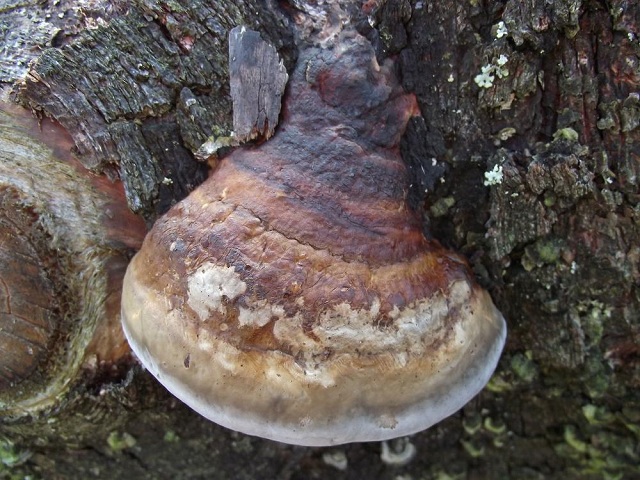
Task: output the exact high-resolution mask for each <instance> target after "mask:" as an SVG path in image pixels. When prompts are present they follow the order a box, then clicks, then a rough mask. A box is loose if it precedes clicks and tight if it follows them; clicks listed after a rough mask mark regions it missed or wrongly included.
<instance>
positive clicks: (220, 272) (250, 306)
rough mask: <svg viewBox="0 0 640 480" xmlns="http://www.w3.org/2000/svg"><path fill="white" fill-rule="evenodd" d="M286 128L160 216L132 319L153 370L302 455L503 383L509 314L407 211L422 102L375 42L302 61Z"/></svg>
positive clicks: (133, 267)
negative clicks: (404, 139)
mask: <svg viewBox="0 0 640 480" xmlns="http://www.w3.org/2000/svg"><path fill="white" fill-rule="evenodd" d="M288 88H289V90H288V92H287V96H286V97H285V102H284V106H283V113H282V120H281V123H280V126H279V128H278V130H277V131H276V134H275V135H274V136H273V137H272V138H271V139H270V140H269V141H266V142H263V143H261V144H258V145H253V146H248V147H243V148H239V149H236V150H235V151H234V152H232V153H231V154H230V155H228V156H227V157H226V158H223V159H222V160H221V162H220V164H219V166H218V168H217V169H216V170H215V171H214V173H213V174H212V175H211V177H210V178H209V179H208V180H207V181H206V182H205V183H204V184H202V185H201V186H200V187H199V188H197V189H196V190H195V191H194V192H192V194H191V195H190V196H188V197H187V198H186V199H184V200H183V201H181V202H180V203H178V204H176V205H175V206H174V207H173V208H172V209H171V210H170V211H169V212H168V213H167V214H166V215H164V216H163V217H162V218H160V219H159V220H158V221H157V222H156V224H155V225H154V227H153V229H152V230H151V231H150V233H149V234H148V235H147V237H146V239H145V242H144V245H143V246H142V249H141V250H140V251H139V252H138V254H137V255H136V256H135V257H134V259H133V260H132V262H131V263H130V265H129V268H128V270H127V274H126V277H125V281H124V290H123V299H122V319H123V324H124V330H125V333H126V336H127V337H128V340H129V342H130V344H131V347H132V348H133V350H134V352H135V353H136V354H137V356H138V357H139V359H140V360H141V362H142V363H143V364H144V366H145V367H146V368H147V369H148V370H149V371H150V372H151V373H152V374H153V375H154V376H155V377H156V378H157V379H158V380H159V381H160V382H161V383H162V384H164V385H165V386H166V387H167V388H168V389H169V390H170V391H171V392H172V393H173V394H174V395H176V396H177V397H178V398H180V399H181V400H183V401H184V402H185V403H187V404H188V405H189V406H190V407H192V408H193V409H194V410H196V411H197V412H199V413H200V414H202V415H204V416H205V417H207V418H209V419H211V420H213V421H214V422H216V423H219V424H221V425H223V426H225V427H228V428H231V429H234V430H238V431H241V432H244V433H248V434H252V435H257V436H261V437H266V438H270V439H273V440H278V441H281V442H286V443H292V444H299V445H316V446H320V445H335V444H341V443H348V442H357V441H379V440H385V439H390V438H394V437H399V436H403V435H408V434H412V433H415V432H417V431H420V430H423V429H425V428H427V427H429V426H431V425H432V424H434V423H436V422H438V421H440V420H441V419H443V418H445V417H447V416H449V415H451V414H452V413H454V412H455V411H457V410H458V409H459V408H460V407H462V406H463V405H464V404H465V403H466V402H468V401H469V400H470V399H471V398H472V397H473V396H475V395H476V394H477V393H478V392H479V391H480V390H481V389H482V388H483V386H484V385H485V384H486V382H487V381H488V380H489V377H490V376H491V374H492V373H493V370H494V368H495V366H496V364H497V361H498V358H499V356H500V353H501V351H502V347H503V344H504V341H505V336H506V327H505V322H504V319H503V318H502V315H501V314H500V312H499V311H498V310H497V309H496V307H495V306H494V304H493V303H492V301H491V298H490V297H489V295H488V294H487V293H486V292H485V291H484V290H482V289H481V288H480V287H479V286H478V285H477V284H476V283H475V281H474V279H473V275H472V273H471V271H470V269H469V267H468V265H467V263H466V262H465V260H464V259H463V258H461V257H460V256H458V255H456V254H454V253H452V252H449V251H447V250H446V249H444V248H443V247H441V246H440V245H439V244H438V243H437V242H436V241H432V240H428V239H426V238H425V236H424V234H423V232H422V228H421V224H420V222H419V219H418V216H417V215H416V213H415V212H413V211H412V210H411V209H410V208H409V207H408V206H407V205H406V201H405V199H406V193H407V184H408V178H407V172H406V168H405V166H404V164H403V162H402V159H401V157H400V154H399V148H398V143H399V141H400V138H401V136H402V134H403V132H404V129H405V127H406V124H407V122H408V120H409V119H410V117H411V116H413V115H416V114H418V107H417V102H416V100H415V97H414V96H413V95H410V94H406V93H404V92H403V91H402V89H401V87H400V85H399V83H398V82H397V80H396V79H395V76H394V72H393V66H392V65H391V64H390V63H385V64H382V65H380V64H378V62H377V61H376V58H375V55H374V52H373V49H372V47H371V45H370V44H369V43H368V42H367V41H366V40H365V39H364V38H363V37H361V36H359V35H357V34H355V33H353V34H351V35H345V36H344V38H342V39H341V40H340V42H339V43H338V44H336V46H335V47H334V48H332V49H328V48H319V47H313V48H311V47H309V48H307V49H306V50H304V51H303V52H301V54H300V57H299V60H298V65H297V68H296V69H295V71H294V72H293V75H292V78H291V80H290V84H289V87H288Z"/></svg>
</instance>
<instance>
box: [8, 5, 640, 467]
mask: <svg viewBox="0 0 640 480" xmlns="http://www.w3.org/2000/svg"><path fill="white" fill-rule="evenodd" d="M302 3H303V2H294V1H291V2H279V3H278V4H276V3H275V2H274V3H271V2H259V1H256V2H250V1H249V0H245V1H242V2H226V1H222V2H210V3H205V2H169V1H167V2H152V1H143V0H140V1H138V2H135V5H134V6H133V7H132V8H131V11H130V12H129V14H128V15H127V16H122V17H119V18H116V19H114V20H112V21H111V22H110V23H108V24H106V25H105V26H101V27H99V28H96V29H90V30H85V31H84V32H82V33H81V34H80V35H79V36H78V37H77V38H75V39H74V41H73V42H71V43H69V44H68V45H66V46H65V47H63V48H61V49H51V50H46V51H44V52H43V53H42V55H40V57H39V58H38V60H37V62H36V63H35V64H34V65H33V67H32V69H31V70H30V73H29V76H28V77H27V79H26V81H25V82H24V84H23V85H22V87H21V92H20V95H19V98H20V100H21V101H22V102H23V103H25V104H28V105H30V106H32V107H33V108H38V109H40V110H42V111H43V112H44V113H45V114H47V115H50V116H53V117H55V118H57V119H58V120H59V121H60V122H61V123H62V124H63V125H64V126H65V127H66V128H67V129H68V130H69V132H70V133H71V134H72V136H73V137H74V140H75V143H76V147H77V150H78V154H79V157H80V159H81V161H82V162H83V163H84V164H85V165H86V166H87V167H89V168H92V169H96V170H102V171H105V172H106V173H108V174H110V175H112V176H117V175H120V176H121V177H122V178H123V181H124V183H125V186H126V188H127V195H128V200H129V205H130V206H131V207H132V208H133V209H134V210H136V211H137V212H140V213H141V214H143V215H144V216H145V219H146V220H147V221H148V222H150V221H152V220H153V219H154V218H155V217H156V216H157V214H159V213H161V212H162V211H164V210H165V209H166V208H167V207H168V206H169V205H170V204H171V203H172V202H174V201H176V200H178V199H179V198H181V197H182V196H184V195H185V194H186V193H187V192H188V191H189V190H190V189H192V188H193V187H194V186H195V185H196V184H197V183H198V182H199V181H200V180H202V179H204V176H205V167H204V166H203V165H201V164H198V163H197V162H196V161H195V160H194V159H193V156H192V153H191V152H193V151H195V150H196V149H197V148H198V147H199V146H200V144H201V143H202V142H204V141H205V140H206V139H207V138H208V137H211V136H226V135H228V133H229V131H230V125H231V110H230V98H229V91H228V79H227V73H226V72H227V70H226V69H227V57H226V55H227V43H226V42H227V40H226V38H227V33H228V31H229V30H230V29H231V28H232V27H234V26H236V25H240V24H246V25H248V26H249V27H251V28H254V29H255V30H258V31H260V32H261V33H262V34H263V35H264V38H265V39H267V40H268V41H269V42H270V43H271V44H273V45H274V46H275V47H276V49H277V50H278V51H279V53H280V54H281V55H282V56H283V57H284V58H285V65H287V66H288V67H291V65H292V64H293V62H294V60H295V47H294V44H293V42H292V37H291V33H290V32H291V30H292V29H293V28H295V26H294V25H293V23H292V22H291V18H292V17H291V16H292V14H293V13H295V10H296V8H297V7H296V5H299V4H302ZM343 3H345V2H343ZM353 11H354V12H355V18H354V21H355V22H357V24H358V26H359V30H360V31H361V33H363V34H364V35H366V36H367V37H368V38H369V39H370V40H371V42H372V43H373V44H374V46H375V47H376V48H377V51H378V54H379V56H380V57H386V56H395V57H397V58H398V60H399V64H400V73H401V75H402V79H403V83H404V86H405V88H406V89H407V90H409V91H412V92H415V93H416V95H417V97H418V101H419V104H420V108H421V111H422V114H423V116H422V118H416V119H413V120H412V122H411V125H410V128H409V131H408V132H407V134H406V135H405V139H404V144H403V153H404V158H405V161H407V162H408V164H409V165H410V167H411V169H412V171H413V173H414V179H413V190H412V191H411V199H412V202H413V204H414V205H416V207H418V208H419V209H421V211H423V212H424V218H425V220H424V222H425V229H428V230H429V231H430V234H432V235H433V236H434V237H436V238H438V239H439V240H440V241H442V242H443V243H445V244H446V245H448V246H452V247H456V248H457V249H459V250H460V251H462V252H463V253H465V254H467V256H468V257H469V258H470V261H471V262H472V264H473V266H474V269H475V271H476V274H477V276H478V278H479V279H480V281H481V282H482V283H484V285H485V286H486V287H488V288H489V289H490V291H491V292H492V294H493V296H494V299H495V300H496V303H497V304H498V306H499V307H500V309H501V310H502V312H503V313H504V315H505V317H506V318H507V320H508V324H509V328H510V331H509V339H508V343H507V348H506V351H505V353H504V355H503V358H502V360H501V363H500V366H499V368H498V371H497V372H496V374H495V376H494V378H493V380H492V381H491V382H490V384H489V386H488V388H487V389H485V391H484V392H483V393H481V394H480V395H479V396H478V397H477V398H476V399H475V400H474V401H472V402H471V403H470V404H469V405H467V407H465V408H464V409H463V411H462V412H460V413H458V414H456V415H454V416H453V417H451V418H449V419H447V420H445V421H444V422H442V423H440V424H438V425H437V426H435V427H433V428H431V429H430V430H428V431H426V432H423V433H421V434H418V435H416V436H414V437H413V438H412V439H411V442H412V443H413V444H414V445H415V447H416V449H417V454H416V456H415V457H414V458H413V460H411V461H410V462H409V463H407V464H406V465H398V464H396V465H393V464H389V462H388V461H387V462H383V461H382V460H381V459H380V457H379V452H380V446H379V445H376V444H357V445H350V446H346V447H341V448H340V449H339V452H341V453H343V454H346V458H347V459H348V464H347V467H346V469H344V470H339V469H337V468H336V467H334V466H332V464H335V463H336V462H335V458H336V457H339V455H336V451H335V450H323V449H310V448H302V447H291V446H284V445H280V444H276V443H273V442H269V441H266V440H260V439H256V438H250V437H246V436H243V435H239V434H235V433H233V432H229V431H226V430H224V429H222V428H220V427H217V426H216V425H214V424H211V423H208V422H205V421H203V420H202V419H201V418H200V417H198V416H197V415H195V414H193V413H192V412H190V411H189V410H188V409H187V408H186V407H184V406H183V405H181V404H180V403H178V402H177V401H175V400H173V399H172V398H171V397H170V396H169V395H168V394H167V393H166V392H165V391H164V390H163V389H162V388H161V387H160V386H159V385H157V384H156V383H155V382H153V381H152V379H150V377H149V376H148V375H147V374H146V373H145V372H143V371H142V370H141V369H139V368H137V367H134V368H132V369H130V370H129V373H128V375H127V376H126V377H124V378H122V379H119V380H117V381H113V380H112V379H110V378H105V379H104V381H100V379H95V378H92V379H90V381H89V380H88V381H87V382H85V383H79V384H75V385H74V386H73V388H72V390H71V391H69V392H68V393H67V395H66V397H65V398H66V401H65V402H64V404H63V405H64V406H63V407H60V408H58V409H54V410H47V411H45V412H42V413H41V415H39V416H38V417H37V418H28V417H25V418H23V419H21V420H20V422H17V423H15V422H14V423H9V422H4V423H3V425H2V426H1V427H0V432H1V442H2V443H1V444H0V461H1V463H0V469H3V470H0V472H3V473H2V474H3V475H4V476H6V477H8V478H12V477H13V476H15V477H22V476H24V475H33V476H34V477H36V478H38V477H42V478H118V477H121V476H122V477H125V476H126V478H132V479H135V478H326V477H329V476H331V477H334V478H354V479H356V478H357V479H359V478H385V479H399V478H414V479H418V478H428V479H445V478H455V479H463V478H464V479H484V478H513V479H543V478H544V479H549V478H551V479H555V478H557V479H561V478H562V479H565V478H576V479H578V478H579V479H602V478H607V479H633V478H638V476H639V475H640V472H639V470H638V467H637V465H638V463H639V461H640V459H639V457H640V446H639V445H640V394H639V393H638V391H639V390H638V388H639V387H640V320H639V318H640V295H639V293H638V292H639V291H640V290H639V289H638V284H639V282H640V274H639V271H638V262H639V261H640V248H639V246H638V245H640V231H639V227H640V207H639V206H638V200H639V199H640V197H639V188H638V182H640V178H639V174H640V128H638V127H639V125H640V98H639V97H638V85H639V84H640V67H639V65H640V41H639V39H638V36H639V35H640V22H639V19H640V7H639V6H638V4H637V2H631V1H626V0H611V1H608V2H605V1H601V2H600V1H587V0H585V1H580V0H562V1H561V0H553V1H548V0H547V1H544V0H531V1H524V0H507V1H505V2H481V1H469V2H462V3H457V2H451V1H443V2H429V1H422V0H411V1H409V0H397V1H392V0H388V1H387V2H376V1H369V2H363V3H362V5H360V4H359V3H358V5H356V6H353ZM256 12H259V14H256ZM165 179H166V180H165Z"/></svg>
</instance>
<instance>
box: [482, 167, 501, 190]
mask: <svg viewBox="0 0 640 480" xmlns="http://www.w3.org/2000/svg"><path fill="white" fill-rule="evenodd" d="M502 178H503V173H502V165H495V166H494V167H493V169H491V170H489V171H488V172H484V186H485V187H489V186H491V185H500V184H501V183H502Z"/></svg>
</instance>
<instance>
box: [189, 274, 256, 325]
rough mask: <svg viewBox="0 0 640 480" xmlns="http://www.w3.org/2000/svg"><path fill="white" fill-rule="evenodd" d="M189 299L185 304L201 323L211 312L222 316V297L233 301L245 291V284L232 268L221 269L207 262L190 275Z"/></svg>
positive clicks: (223, 306)
mask: <svg viewBox="0 0 640 480" xmlns="http://www.w3.org/2000/svg"><path fill="white" fill-rule="evenodd" d="M187 288H188V295H189V298H188V300H187V303H188V305H189V307H191V308H192V309H193V311H194V312H196V314H197V315H198V317H199V318H200V320H201V321H205V320H207V319H208V318H209V314H210V313H211V312H212V311H217V312H219V313H222V314H224V313H225V311H226V307H225V305H224V303H223V297H225V298H226V299H227V300H229V301H233V300H235V299H236V298H237V297H238V296H240V295H242V294H243V293H244V292H245V291H246V290H247V284H246V283H244V282H243V281H242V280H241V279H240V275H238V274H237V273H236V272H235V269H234V268H233V267H222V266H219V265H215V264H214V263H211V262H207V263H204V264H202V265H200V267H198V269H197V270H196V271H195V272H194V273H193V274H191V276H190V277H189V279H188V280H187Z"/></svg>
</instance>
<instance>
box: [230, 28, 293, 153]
mask: <svg viewBox="0 0 640 480" xmlns="http://www.w3.org/2000/svg"><path fill="white" fill-rule="evenodd" d="M229 77H230V82H231V98H232V99H233V132H234V136H235V138H236V140H237V141H238V142H244V141H247V140H252V139H254V138H257V137H260V136H263V137H265V138H269V137H271V136H272V135H273V133H274V131H275V128H276V125H277V123H278V116H279V115H280V106H281V99H282V94H283V93H284V88H285V86H286V85H287V80H288V78H289V76H288V75H287V70H286V69H285V67H284V64H283V61H282V59H281V58H280V56H279V55H278V52H277V51H276V49H275V48H274V47H273V46H271V45H269V44H268V43H267V42H265V41H264V40H263V39H262V37H261V36H260V34H259V33H258V32H255V31H253V30H249V29H247V28H246V27H244V26H242V27H235V28H234V29H232V30H231V33H230V34H229Z"/></svg>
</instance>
